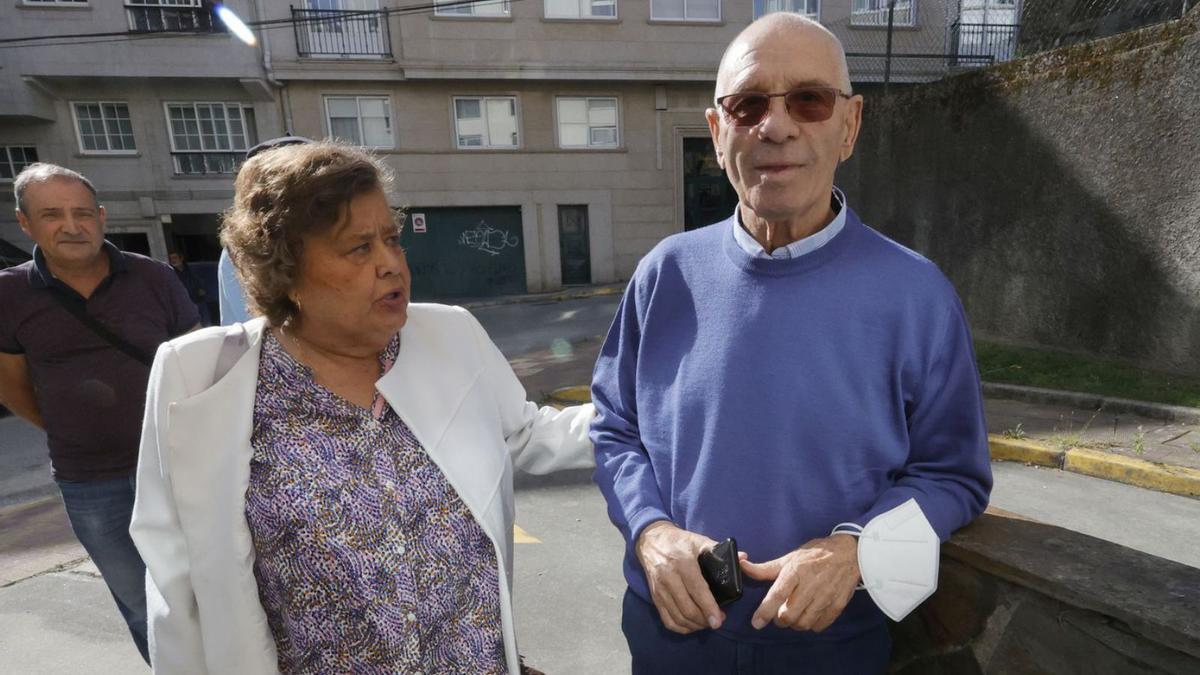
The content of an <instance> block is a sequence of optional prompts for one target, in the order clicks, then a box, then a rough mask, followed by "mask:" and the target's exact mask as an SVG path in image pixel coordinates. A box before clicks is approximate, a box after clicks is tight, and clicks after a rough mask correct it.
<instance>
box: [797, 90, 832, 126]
mask: <svg viewBox="0 0 1200 675" xmlns="http://www.w3.org/2000/svg"><path fill="white" fill-rule="evenodd" d="M784 101H786V102H787V109H788V113H790V114H791V116H792V118H793V119H795V120H796V121H797V122H824V121H825V120H827V119H829V118H830V117H831V116H833V104H834V103H836V102H837V93H836V92H834V91H833V90H832V89H822V88H813V89H809V88H800V89H793V90H791V91H789V92H788V93H787V95H786V97H785V98H784Z"/></svg>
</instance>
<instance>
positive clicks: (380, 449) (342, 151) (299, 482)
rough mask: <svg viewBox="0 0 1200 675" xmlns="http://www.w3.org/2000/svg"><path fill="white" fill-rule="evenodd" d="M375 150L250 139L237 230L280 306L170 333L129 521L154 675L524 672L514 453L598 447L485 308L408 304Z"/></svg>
mask: <svg viewBox="0 0 1200 675" xmlns="http://www.w3.org/2000/svg"><path fill="white" fill-rule="evenodd" d="M388 181H389V175H388V172H387V170H386V168H384V167H383V166H382V165H381V164H380V163H379V162H378V161H377V160H376V159H375V158H373V157H372V156H370V155H368V154H366V153H364V152H362V151H360V150H357V149H354V148H349V147H346V146H342V145H337V144H333V143H325V142H322V143H311V144H304V145H296V146H290V147H281V148H277V149H272V150H270V151H268V152H264V153H262V154H259V155H257V156H255V157H253V158H251V159H249V160H248V161H247V162H246V164H245V165H243V167H242V169H241V171H240V172H239V174H238V178H237V182H236V186H235V187H236V196H235V202H234V206H233V208H231V209H230V211H229V212H228V213H227V214H226V218H225V224H224V227H223V232H222V238H223V243H224V244H225V246H226V248H227V249H228V250H229V252H230V255H231V257H232V259H233V262H234V264H235V266H236V267H237V269H238V273H239V276H240V277H241V280H242V282H243V286H244V288H245V291H246V295H247V299H248V301H249V304H250V305H251V307H252V308H253V309H255V310H256V311H257V313H259V314H261V315H263V316H262V317H261V318H258V319H255V320H252V321H249V322H247V323H244V324H236V325H234V326H232V327H219V328H211V329H206V330H202V331H198V332H195V333H192V334H189V335H186V336H184V337H181V338H178V339H176V340H173V341H171V342H168V343H166V344H164V345H163V346H162V347H161V348H160V349H159V352H158V355H157V357H156V358H155V362H154V367H153V370H152V372H151V376H150V386H149V392H148V395H147V402H146V419H145V427H144V431H143V438H142V448H141V459H140V463H139V466H138V476H137V478H138V484H137V500H136V504H135V506H134V514H133V522H132V525H131V527H130V531H131V533H132V536H133V539H134V541H135V543H136V544H137V547H138V550H139V551H140V552H141V554H142V557H143V558H144V559H145V562H146V566H147V570H148V578H147V591H148V592H147V595H148V614H149V627H150V651H151V658H152V662H153V666H154V669H155V672H156V673H248V674H253V673H275V672H355V673H369V672H430V673H433V672H506V673H518V672H520V670H521V666H520V661H519V657H518V655H517V646H516V640H515V636H514V631H513V613H512V601H511V587H512V582H511V579H512V543H513V542H512V530H513V489H512V467H513V466H516V467H518V468H521V469H524V470H527V471H531V472H534V473H544V472H549V471H554V470H557V469H565V468H582V467H587V466H590V465H591V464H592V462H593V459H592V453H591V444H590V442H589V441H588V437H587V431H588V424H589V422H590V420H591V417H592V408H591V407H590V406H582V407H577V408H568V409H566V410H563V411H556V410H554V409H552V408H541V409H539V408H538V407H537V406H536V405H534V404H532V403H529V402H527V401H526V396H525V391H524V389H523V388H522V386H521V384H520V383H519V382H518V380H517V378H516V377H515V375H514V374H513V372H512V370H511V368H509V366H508V363H507V361H506V360H505V359H504V357H503V355H501V354H500V352H499V350H497V349H496V347H495V345H494V344H492V342H491V341H490V339H489V338H488V336H487V334H486V333H485V332H484V330H483V328H482V327H481V326H480V325H479V324H478V322H477V321H475V319H474V318H473V317H472V316H471V315H470V314H469V313H468V312H466V311H465V310H462V309H460V308H454V307H447V306H440V305H419V304H414V305H409V304H408V297H409V289H410V288H411V286H410V277H409V272H408V268H407V265H406V263H405V260H404V253H403V250H402V249H401V248H400V246H399V229H398V227H397V225H396V224H395V222H394V216H393V214H392V211H391V209H390V208H389V207H388V205H387V200H386V197H385V196H384V195H385V192H384V190H385V189H386V187H387V186H388Z"/></svg>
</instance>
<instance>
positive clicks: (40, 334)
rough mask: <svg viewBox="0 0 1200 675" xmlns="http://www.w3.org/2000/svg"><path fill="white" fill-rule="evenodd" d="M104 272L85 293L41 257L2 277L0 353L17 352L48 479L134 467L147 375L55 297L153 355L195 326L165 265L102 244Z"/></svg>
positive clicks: (98, 475) (123, 472)
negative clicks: (41, 427) (45, 452)
mask: <svg viewBox="0 0 1200 675" xmlns="http://www.w3.org/2000/svg"><path fill="white" fill-rule="evenodd" d="M104 251H105V253H107V254H108V258H109V262H110V263H111V264H110V272H109V275H108V277H107V278H106V279H105V280H104V281H102V282H101V283H100V285H99V286H98V287H97V288H96V290H95V292H93V293H92V296H91V297H90V298H88V299H87V300H84V299H83V297H82V296H80V295H79V294H78V293H76V292H75V291H74V290H72V289H71V288H70V287H69V286H67V285H66V284H64V283H62V282H61V281H59V280H58V279H56V278H54V276H53V275H52V274H51V273H50V268H49V267H48V266H47V265H46V258H45V256H44V255H42V252H41V251H40V250H38V249H36V248H35V249H34V252H33V260H31V261H29V262H27V263H25V264H23V265H17V266H16V267H10V268H8V269H6V270H0V352H5V353H8V354H24V355H25V358H26V359H27V360H28V361H29V371H30V376H31V378H32V380H33V386H34V389H35V391H36V394H37V403H38V409H39V410H40V411H41V413H42V419H43V420H44V421H45V423H46V435H47V437H48V444H49V446H50V463H51V464H52V465H53V467H54V477H55V478H57V479H59V480H67V481H93V480H105V479H109V478H121V477H125V476H129V475H131V474H133V472H134V470H135V469H136V468H137V457H138V445H139V444H140V441H141V431H142V414H143V413H144V409H143V408H144V406H145V402H146V383H147V381H148V380H149V376H150V370H149V369H148V368H147V367H146V366H145V365H143V364H142V363H140V362H139V361H137V360H135V359H134V358H132V357H130V356H129V355H127V354H125V353H124V352H121V351H120V350H118V349H116V348H115V347H113V346H111V345H110V344H109V343H108V342H107V341H105V340H104V339H103V338H101V337H100V336H98V335H96V333H95V332H93V331H92V330H91V329H90V328H88V327H87V326H85V325H84V324H83V323H82V322H80V321H79V319H77V318H76V317H75V316H73V315H72V314H71V313H70V312H69V311H68V310H67V309H66V308H65V307H63V306H62V304H61V302H60V301H59V300H58V299H56V298H55V294H56V293H62V294H65V295H66V297H68V298H69V300H70V301H71V302H75V303H80V304H81V305H82V306H83V307H84V308H85V309H86V311H87V313H88V314H90V315H91V316H92V317H94V318H95V319H96V320H97V321H98V322H99V323H100V324H101V325H103V326H104V327H105V328H107V329H108V330H109V331H111V332H113V333H115V334H116V335H118V336H119V337H121V338H122V339H124V340H125V341H126V342H128V343H130V344H132V345H134V346H136V347H137V348H139V349H141V350H142V351H143V352H145V353H146V354H149V355H151V356H153V355H154V352H155V351H157V349H158V345H160V344H161V343H163V342H165V341H166V340H168V339H170V338H172V337H175V336H177V335H181V334H182V333H184V332H186V331H188V330H189V329H191V328H192V327H193V326H195V325H196V324H197V323H198V322H199V321H200V316H199V314H198V312H197V311H196V305H195V304H194V303H193V302H192V301H191V299H189V298H188V294H187V291H186V290H184V288H183V284H181V283H179V280H178V279H177V278H176V276H175V272H174V270H172V269H171V268H170V267H169V266H167V265H165V264H163V263H160V262H157V261H155V260H152V259H150V258H147V257H145V256H141V255H137V254H134V253H124V252H122V251H119V250H118V249H117V247H116V246H113V245H112V244H110V243H108V242H104Z"/></svg>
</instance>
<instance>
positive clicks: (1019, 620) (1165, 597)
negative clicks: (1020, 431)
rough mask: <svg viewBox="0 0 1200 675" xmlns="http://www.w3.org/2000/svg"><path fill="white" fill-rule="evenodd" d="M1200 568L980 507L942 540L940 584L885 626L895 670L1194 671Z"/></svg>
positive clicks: (1198, 661) (903, 673) (1048, 674)
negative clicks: (889, 633)
mask: <svg viewBox="0 0 1200 675" xmlns="http://www.w3.org/2000/svg"><path fill="white" fill-rule="evenodd" d="M1198 606H1200V570H1198V569H1196V568H1194V567H1188V566H1186V565H1181V564H1179V563H1176V562H1172V561H1170V560H1164V559H1162V558H1157V557H1155V556H1152V555H1149V554H1145V553H1141V552H1139V551H1135V550H1133V549H1129V548H1125V547H1124V546H1119V545H1117V544H1112V543H1109V542H1106V541H1102V540H1099V539H1095V538H1092V537H1089V536H1087V535H1083V534H1079V533H1077V532H1071V531H1069V530H1064V529H1062V528H1059V527H1054V526H1052V525H1046V524H1044V523H1039V522H1035V521H1031V520H1027V519H1024V518H1021V517H1020V516H1016V515H1014V514H1010V513H1005V512H1002V511H989V513H987V514H984V515H983V517H981V518H980V519H979V520H978V521H976V522H975V523H974V524H972V525H969V526H968V527H966V528H964V529H963V530H961V531H959V532H958V533H956V534H955V535H954V537H953V538H952V539H951V540H950V541H949V542H948V543H946V544H945V545H944V546H943V547H942V560H941V569H940V574H939V579H938V590H937V592H936V593H934V595H933V597H931V598H930V599H928V600H926V601H925V603H924V604H922V605H921V606H920V607H918V608H917V610H916V611H915V612H913V613H912V614H910V615H909V616H908V617H907V618H905V620H904V621H903V622H901V623H899V624H892V638H893V642H894V648H893V650H892V666H891V672H893V673H897V674H900V675H938V674H941V673H946V674H947V675H950V674H953V675H976V674H983V673H988V674H992V673H997V674H999V673H1041V674H1044V675H1059V674H1062V675H1067V674H1075V673H1090V674H1092V675H1110V674H1111V675H1129V674H1141V673H1178V674H1180V675H1183V674H1185V673H1196V672H1200V614H1197V612H1196V607H1198Z"/></svg>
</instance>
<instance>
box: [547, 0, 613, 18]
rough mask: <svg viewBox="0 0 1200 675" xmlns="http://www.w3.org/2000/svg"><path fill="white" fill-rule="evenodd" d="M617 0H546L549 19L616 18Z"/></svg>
mask: <svg viewBox="0 0 1200 675" xmlns="http://www.w3.org/2000/svg"><path fill="white" fill-rule="evenodd" d="M616 17H617V0H546V18H547V19H615V18H616Z"/></svg>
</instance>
